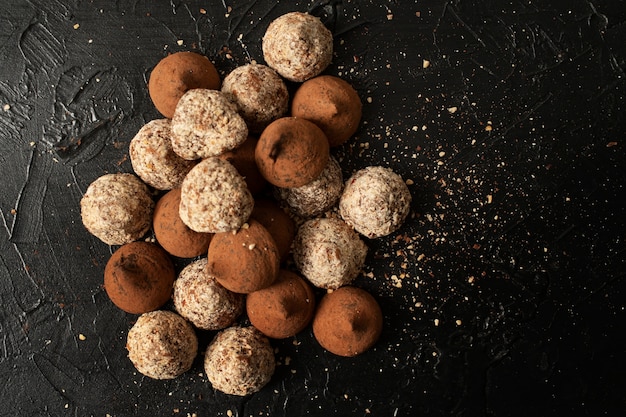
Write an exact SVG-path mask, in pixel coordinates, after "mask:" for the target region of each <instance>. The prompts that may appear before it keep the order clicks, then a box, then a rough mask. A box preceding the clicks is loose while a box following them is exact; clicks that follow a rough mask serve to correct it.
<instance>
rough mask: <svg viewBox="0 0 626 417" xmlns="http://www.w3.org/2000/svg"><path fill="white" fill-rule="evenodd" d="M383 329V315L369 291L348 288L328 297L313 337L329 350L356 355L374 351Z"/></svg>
mask: <svg viewBox="0 0 626 417" xmlns="http://www.w3.org/2000/svg"><path fill="white" fill-rule="evenodd" d="M382 328H383V315H382V312H381V310H380V306H379V305H378V302H376V299H375V298H374V297H373V296H372V295H371V294H369V293H368V292H367V291H365V290H363V289H361V288H356V287H351V286H346V287H341V288H339V289H338V290H335V291H333V292H330V293H328V294H325V295H324V297H322V299H321V301H320V303H319V306H318V308H317V311H316V313H315V317H314V318H313V335H314V336H315V339H316V340H317V341H318V342H319V344H320V345H322V347H323V348H324V349H326V350H328V351H329V352H331V353H334V354H335V355H339V356H356V355H359V354H361V353H363V352H365V351H366V350H368V349H369V348H371V347H372V346H373V345H374V344H375V343H376V341H377V340H378V338H379V337H380V333H381V331H382Z"/></svg>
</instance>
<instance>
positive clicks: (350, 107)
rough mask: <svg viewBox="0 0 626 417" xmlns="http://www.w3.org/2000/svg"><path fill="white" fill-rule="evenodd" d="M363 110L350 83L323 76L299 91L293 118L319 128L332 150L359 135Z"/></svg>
mask: <svg viewBox="0 0 626 417" xmlns="http://www.w3.org/2000/svg"><path fill="white" fill-rule="evenodd" d="M361 107H362V104H361V99H360V98H359V95H358V93H357V92H356V91H355V89H354V88H352V86H351V85H350V84H349V83H348V82H347V81H345V80H343V79H341V78H339V77H335V76H332V75H320V76H318V77H315V78H311V79H310V80H307V81H305V82H304V83H302V85H301V86H300V87H299V88H298V90H296V93H295V94H294V96H293V100H292V103H291V115H292V116H295V117H302V118H305V119H308V120H310V121H312V122H313V123H315V124H316V125H318V126H319V127H320V128H321V129H322V131H323V132H324V133H325V134H326V137H327V138H328V141H329V143H330V146H331V147H333V146H339V145H341V144H343V143H345V142H346V141H347V140H348V139H350V137H352V135H354V133H355V132H356V131H357V129H358V127H359V122H360V121H361Z"/></svg>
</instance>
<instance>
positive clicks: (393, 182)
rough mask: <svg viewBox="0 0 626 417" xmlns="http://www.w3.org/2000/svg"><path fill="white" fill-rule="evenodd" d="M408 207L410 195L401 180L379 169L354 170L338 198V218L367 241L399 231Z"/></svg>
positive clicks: (386, 170)
mask: <svg viewBox="0 0 626 417" xmlns="http://www.w3.org/2000/svg"><path fill="white" fill-rule="evenodd" d="M410 206H411V193H410V192H409V188H408V187H407V185H406V184H405V183H404V181H403V180H402V178H401V177H400V176H399V175H398V174H396V173H395V172H393V171H392V170H391V169H389V168H385V167H381V166H371V167H367V168H364V169H361V170H359V171H357V172H356V173H355V174H354V175H352V177H350V178H349V179H348V181H346V185H345V187H344V190H343V194H342V195H341V198H340V199H339V213H340V214H341V217H342V218H343V219H344V220H345V221H346V223H348V224H349V225H351V226H352V227H354V229H355V230H356V231H357V232H359V233H361V234H362V235H363V236H366V237H368V238H370V239H374V238H378V237H381V236H387V235H388V234H390V233H393V232H395V231H396V230H398V229H399V228H400V226H402V223H403V222H404V220H405V219H406V217H407V215H408V214H409V211H410Z"/></svg>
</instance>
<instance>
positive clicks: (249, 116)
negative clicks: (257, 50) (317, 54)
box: [222, 64, 289, 133]
mask: <svg viewBox="0 0 626 417" xmlns="http://www.w3.org/2000/svg"><path fill="white" fill-rule="evenodd" d="M222 92H223V93H225V94H226V95H227V96H228V97H229V98H230V99H231V100H232V101H233V102H234V103H235V104H236V105H237V109H239V114H241V116H242V117H243V119H244V120H245V121H246V124H247V125H248V130H249V131H251V132H252V133H261V132H262V131H263V129H265V127H266V126H267V125H268V124H270V123H271V122H272V121H274V120H276V119H278V118H279V117H282V116H284V115H285V114H286V113H287V111H288V110H289V91H287V86H286V85H285V82H284V81H283V79H282V78H280V76H279V75H278V74H277V73H276V71H274V70H273V69H271V68H270V67H268V66H266V65H261V64H247V65H242V66H240V67H237V68H235V69H234V70H233V71H232V72H231V73H230V74H228V75H227V76H226V78H224V82H223V84H222Z"/></svg>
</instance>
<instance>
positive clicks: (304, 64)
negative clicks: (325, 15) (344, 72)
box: [262, 12, 333, 82]
mask: <svg viewBox="0 0 626 417" xmlns="http://www.w3.org/2000/svg"><path fill="white" fill-rule="evenodd" d="M262 48H263V57H264V58H265V62H267V64H268V65H269V66H270V67H272V68H273V69H275V70H276V72H278V73H279V74H280V75H282V76H283V77H285V78H286V79H288V80H290V81H295V82H302V81H305V80H308V79H309V78H312V77H314V76H316V75H318V74H320V73H321V72H322V71H324V70H325V69H326V67H328V65H329V64H330V62H331V60H332V57H333V35H332V33H331V32H330V30H328V29H327V28H326V27H325V26H324V24H323V23H322V22H321V21H320V19H319V18H317V17H315V16H312V15H310V14H307V13H301V12H291V13H287V14H284V15H282V16H280V17H278V18H277V19H275V20H274V21H272V22H271V23H270V25H269V26H268V28H267V30H266V32H265V35H264V36H263V45H262Z"/></svg>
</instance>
